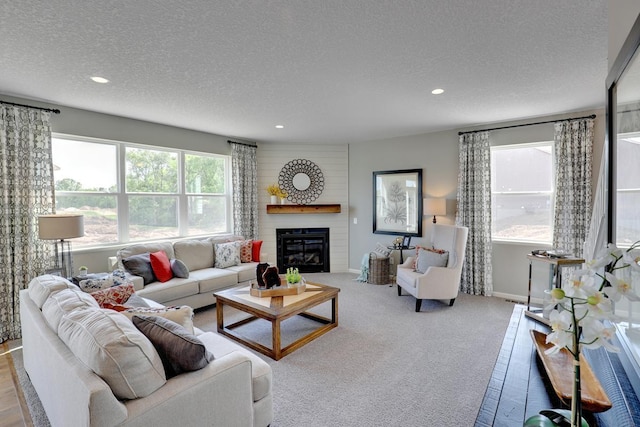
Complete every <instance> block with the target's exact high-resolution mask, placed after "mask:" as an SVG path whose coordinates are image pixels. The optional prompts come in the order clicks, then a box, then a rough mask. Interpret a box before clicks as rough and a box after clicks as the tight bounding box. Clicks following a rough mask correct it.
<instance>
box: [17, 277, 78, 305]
mask: <svg viewBox="0 0 640 427" xmlns="http://www.w3.org/2000/svg"><path fill="white" fill-rule="evenodd" d="M63 289H78V287H77V286H76V285H74V284H73V283H71V282H70V281H68V280H67V279H65V278H63V277H60V276H54V275H52V274H45V275H43V276H38V277H36V278H34V279H32V280H31V282H29V297H31V299H32V300H33V302H35V303H36V305H37V306H38V308H40V309H42V306H43V305H44V302H45V301H46V300H47V298H49V295H51V294H52V293H54V292H58V291H61V290H63Z"/></svg>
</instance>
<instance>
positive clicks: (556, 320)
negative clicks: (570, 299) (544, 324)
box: [549, 310, 573, 332]
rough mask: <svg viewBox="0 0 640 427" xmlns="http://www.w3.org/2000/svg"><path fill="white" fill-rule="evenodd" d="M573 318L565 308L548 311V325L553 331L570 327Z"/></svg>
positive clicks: (566, 329)
mask: <svg viewBox="0 0 640 427" xmlns="http://www.w3.org/2000/svg"><path fill="white" fill-rule="evenodd" d="M572 322H573V319H572V317H571V313H570V312H569V311H566V310H562V311H558V310H551V313H549V326H551V329H552V330H553V331H554V332H555V331H568V330H569V329H571V324H572Z"/></svg>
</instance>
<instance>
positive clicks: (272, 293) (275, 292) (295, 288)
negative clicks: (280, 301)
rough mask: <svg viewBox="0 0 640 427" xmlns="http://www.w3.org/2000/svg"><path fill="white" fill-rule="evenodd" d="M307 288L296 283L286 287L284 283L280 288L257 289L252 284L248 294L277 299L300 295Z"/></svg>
mask: <svg viewBox="0 0 640 427" xmlns="http://www.w3.org/2000/svg"><path fill="white" fill-rule="evenodd" d="M306 288H307V286H306V285H305V284H304V283H296V284H293V285H287V284H286V283H284V284H281V285H280V286H274V287H273V288H270V289H267V288H259V287H258V284H257V283H252V284H251V288H250V289H249V293H250V294H251V295H252V296H254V297H259V298H263V297H278V296H284V295H300V294H301V293H303V292H304V291H305V289H306Z"/></svg>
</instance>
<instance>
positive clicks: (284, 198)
mask: <svg viewBox="0 0 640 427" xmlns="http://www.w3.org/2000/svg"><path fill="white" fill-rule="evenodd" d="M280 204H281V205H286V204H287V199H286V197H283V198H281V199H280Z"/></svg>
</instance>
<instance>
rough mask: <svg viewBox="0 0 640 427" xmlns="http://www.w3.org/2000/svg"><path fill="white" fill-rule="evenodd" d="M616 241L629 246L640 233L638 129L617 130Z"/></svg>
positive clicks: (639, 135) (623, 245)
mask: <svg viewBox="0 0 640 427" xmlns="http://www.w3.org/2000/svg"><path fill="white" fill-rule="evenodd" d="M617 143H618V147H617V160H616V162H617V163H616V165H617V166H616V188H617V194H616V211H617V212H616V244H617V245H619V246H620V247H629V246H631V244H633V243H634V242H635V241H636V240H638V236H640V216H639V215H638V209H639V208H640V188H638V183H639V182H640V169H638V164H640V133H633V134H625V135H622V134H618V141H617Z"/></svg>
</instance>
